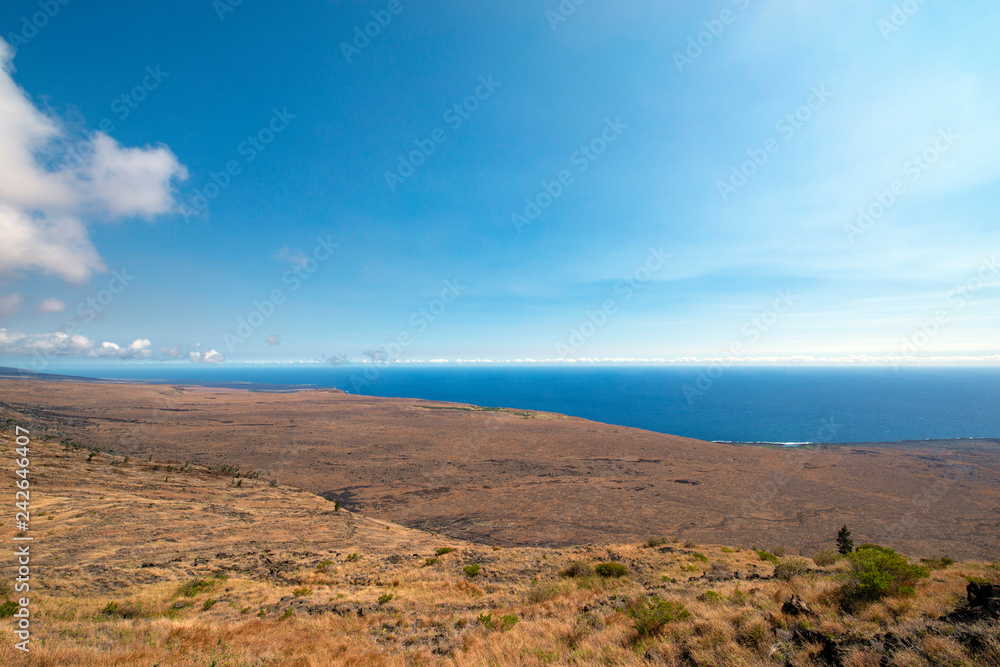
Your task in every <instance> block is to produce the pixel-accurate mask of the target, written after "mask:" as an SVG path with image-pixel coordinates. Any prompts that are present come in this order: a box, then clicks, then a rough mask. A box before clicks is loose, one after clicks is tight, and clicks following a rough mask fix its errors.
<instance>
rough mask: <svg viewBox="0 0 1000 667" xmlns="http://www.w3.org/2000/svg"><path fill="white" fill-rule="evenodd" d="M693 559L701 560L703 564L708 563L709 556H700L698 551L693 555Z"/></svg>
mask: <svg viewBox="0 0 1000 667" xmlns="http://www.w3.org/2000/svg"><path fill="white" fill-rule="evenodd" d="M691 558H693V559H695V560H700V561H701V562H702V563H707V562H708V556H706V555H705V554H700V553H698V552H697V551H696V552H694V553H693V554H691Z"/></svg>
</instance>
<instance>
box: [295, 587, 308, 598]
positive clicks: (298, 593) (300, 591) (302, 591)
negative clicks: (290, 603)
mask: <svg viewBox="0 0 1000 667" xmlns="http://www.w3.org/2000/svg"><path fill="white" fill-rule="evenodd" d="M312 592H313V589H311V588H306V587H305V586H303V587H302V588H296V589H294V590H293V591H292V595H294V596H295V597H297V598H304V597H306V596H307V595H312Z"/></svg>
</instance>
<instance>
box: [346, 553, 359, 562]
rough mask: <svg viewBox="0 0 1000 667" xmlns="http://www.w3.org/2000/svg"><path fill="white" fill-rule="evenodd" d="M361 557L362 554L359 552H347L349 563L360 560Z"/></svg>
mask: <svg viewBox="0 0 1000 667" xmlns="http://www.w3.org/2000/svg"><path fill="white" fill-rule="evenodd" d="M361 558H362V556H361V554H357V553H355V554H347V562H348V563H357V562H358V561H359V560H361Z"/></svg>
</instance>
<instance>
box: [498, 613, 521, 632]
mask: <svg viewBox="0 0 1000 667" xmlns="http://www.w3.org/2000/svg"><path fill="white" fill-rule="evenodd" d="M519 620H521V619H519V618H518V617H517V616H515V615H514V614H504V615H503V616H501V617H500V618H498V619H497V626H498V627H499V628H500V630H501V631H503V630H510V629H511V628H512V627H514V626H515V625H516V624H517V622H518V621H519Z"/></svg>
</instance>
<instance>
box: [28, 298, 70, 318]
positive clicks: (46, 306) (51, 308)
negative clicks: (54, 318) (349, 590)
mask: <svg viewBox="0 0 1000 667" xmlns="http://www.w3.org/2000/svg"><path fill="white" fill-rule="evenodd" d="M64 310H66V302H65V301H63V300H62V299H46V300H45V301H42V302H41V303H40V304H38V305H37V306H36V307H35V312H36V313H38V314H40V315H41V314H44V313H61V312H63V311H64Z"/></svg>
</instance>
